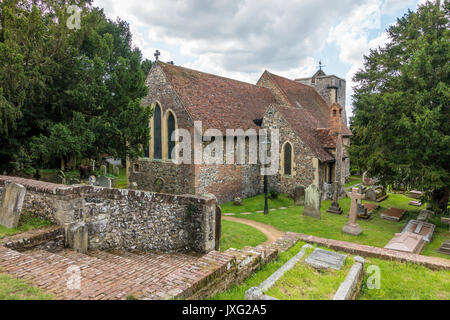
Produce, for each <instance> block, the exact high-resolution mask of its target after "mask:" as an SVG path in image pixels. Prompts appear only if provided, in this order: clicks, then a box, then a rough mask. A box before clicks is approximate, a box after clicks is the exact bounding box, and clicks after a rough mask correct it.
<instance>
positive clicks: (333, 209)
mask: <svg viewBox="0 0 450 320" xmlns="http://www.w3.org/2000/svg"><path fill="white" fill-rule="evenodd" d="M338 199H339V196H338V184H337V183H334V192H333V203H332V204H331V206H330V207H329V208H328V210H327V212H328V213H334V214H342V208H341V206H340V205H339V202H338Z"/></svg>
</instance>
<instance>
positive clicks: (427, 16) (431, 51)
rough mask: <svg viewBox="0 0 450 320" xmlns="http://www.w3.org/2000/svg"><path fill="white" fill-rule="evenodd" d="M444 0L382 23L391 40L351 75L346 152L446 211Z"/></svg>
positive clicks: (448, 142)
mask: <svg viewBox="0 0 450 320" xmlns="http://www.w3.org/2000/svg"><path fill="white" fill-rule="evenodd" d="M449 10H450V4H449V1H448V0H445V1H439V0H438V1H434V2H427V3H426V4H424V5H422V6H420V7H419V8H418V9H417V12H411V11H409V12H408V13H407V14H405V15H404V16H403V17H402V18H400V19H398V20H397V23H396V24H395V25H393V26H391V27H390V28H389V29H388V35H389V38H390V42H389V43H388V44H387V45H386V46H385V47H383V48H378V49H377V50H372V51H371V52H370V55H369V56H367V57H365V63H364V68H363V69H362V70H360V71H359V72H358V73H357V74H356V75H355V77H354V80H355V81H356V82H357V83H358V85H357V86H356V87H355V94H354V97H353V98H354V118H353V120H352V129H353V132H354V134H355V137H354V139H353V141H352V146H351V148H350V154H351V157H352V158H353V159H357V161H358V163H359V164H360V166H362V167H363V168H362V169H367V170H368V171H369V174H371V175H372V176H376V177H378V178H379V179H380V180H381V182H382V183H383V184H385V185H394V184H398V183H401V184H403V185H405V186H408V187H410V188H418V189H421V190H425V191H426V199H427V200H431V204H432V205H433V207H434V208H435V209H437V210H441V211H442V210H445V209H446V208H447V204H448V199H449V186H450V148H449V146H450V135H449V129H450V115H449V106H450V101H449V96H450V92H449V71H450V64H449V61H450V37H449V32H450V31H449Z"/></svg>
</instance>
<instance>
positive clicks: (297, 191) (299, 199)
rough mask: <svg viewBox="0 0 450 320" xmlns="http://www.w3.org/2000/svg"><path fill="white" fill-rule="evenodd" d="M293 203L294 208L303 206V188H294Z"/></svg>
mask: <svg viewBox="0 0 450 320" xmlns="http://www.w3.org/2000/svg"><path fill="white" fill-rule="evenodd" d="M294 203H295V205H296V206H303V205H304V204H305V187H304V186H296V187H295V188H294Z"/></svg>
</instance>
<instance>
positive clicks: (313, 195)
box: [303, 184, 321, 219]
mask: <svg viewBox="0 0 450 320" xmlns="http://www.w3.org/2000/svg"><path fill="white" fill-rule="evenodd" d="M320 199H321V192H320V190H319V189H318V188H317V187H316V185H314V184H311V185H310V186H309V187H308V188H307V189H306V190H305V207H304V208H303V215H304V216H308V217H313V218H316V219H320V201H321V200H320Z"/></svg>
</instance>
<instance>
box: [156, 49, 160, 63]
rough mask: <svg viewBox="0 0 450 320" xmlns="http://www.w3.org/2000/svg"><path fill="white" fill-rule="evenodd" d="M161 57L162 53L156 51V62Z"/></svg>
mask: <svg viewBox="0 0 450 320" xmlns="http://www.w3.org/2000/svg"><path fill="white" fill-rule="evenodd" d="M160 55H161V52H159V50H156V51H155V61H158V60H159V56H160Z"/></svg>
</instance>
